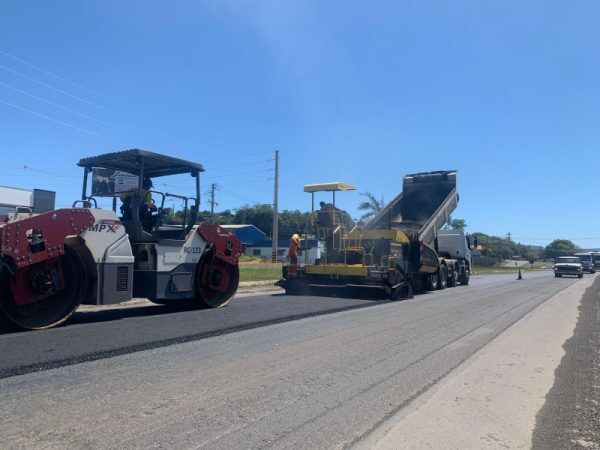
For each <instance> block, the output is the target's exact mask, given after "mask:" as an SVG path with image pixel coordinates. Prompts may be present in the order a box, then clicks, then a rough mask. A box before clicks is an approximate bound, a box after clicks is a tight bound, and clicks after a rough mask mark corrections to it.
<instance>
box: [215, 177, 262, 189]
mask: <svg viewBox="0 0 600 450" xmlns="http://www.w3.org/2000/svg"><path fill="white" fill-rule="evenodd" d="M273 180H274V178H267V179H266V180H256V181H242V182H241V183H230V184H223V185H220V186H221V187H227V186H240V185H242V184H256V183H266V182H267V181H273Z"/></svg>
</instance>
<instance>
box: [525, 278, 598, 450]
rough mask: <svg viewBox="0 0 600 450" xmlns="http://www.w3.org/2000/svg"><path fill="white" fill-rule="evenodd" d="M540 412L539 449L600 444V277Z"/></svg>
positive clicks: (581, 309) (586, 298)
mask: <svg viewBox="0 0 600 450" xmlns="http://www.w3.org/2000/svg"><path fill="white" fill-rule="evenodd" d="M564 349H565V351H566V354H565V356H564V357H563V359H562V361H561V363H560V365H559V366H558V368H557V369H556V372H555V382H554V385H553V386H552V389H550V392H548V395H547V396H546V403H545V404H544V407H543V408H542V409H541V411H540V412H539V413H538V415H537V423H536V428H535V431H534V434H533V448H535V449H565V448H593V449H598V448H600V278H596V282H595V283H594V285H593V286H592V287H590V288H589V289H588V290H587V291H586V293H585V295H584V296H583V300H582V302H581V306H580V307H579V321H578V323H577V326H576V328H575V333H574V334H573V336H572V337H571V338H570V339H569V340H568V341H567V342H566V343H565V345H564Z"/></svg>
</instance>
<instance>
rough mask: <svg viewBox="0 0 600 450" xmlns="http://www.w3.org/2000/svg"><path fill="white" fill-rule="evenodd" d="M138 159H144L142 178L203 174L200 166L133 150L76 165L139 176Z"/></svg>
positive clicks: (86, 160)
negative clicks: (120, 171)
mask: <svg viewBox="0 0 600 450" xmlns="http://www.w3.org/2000/svg"><path fill="white" fill-rule="evenodd" d="M139 158H144V176H146V177H151V178H153V177H161V176H165V175H177V174H180V173H194V172H204V167H203V166H202V164H198V163H193V162H189V161H184V160H183V159H179V158H173V157H171V156H166V155H161V154H158V153H154V152H149V151H147V150H141V149H139V148H134V149H132V150H125V151H122V152H114V153H106V154H104V155H99V156H92V157H90V158H83V159H81V160H79V162H78V163H77V165H78V166H80V167H102V168H106V169H115V170H122V171H124V172H128V173H132V174H134V175H139V169H140V163H139Z"/></svg>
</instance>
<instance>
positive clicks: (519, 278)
mask: <svg viewBox="0 0 600 450" xmlns="http://www.w3.org/2000/svg"><path fill="white" fill-rule="evenodd" d="M522 279H523V275H521V269H519V276H518V277H517V280H522Z"/></svg>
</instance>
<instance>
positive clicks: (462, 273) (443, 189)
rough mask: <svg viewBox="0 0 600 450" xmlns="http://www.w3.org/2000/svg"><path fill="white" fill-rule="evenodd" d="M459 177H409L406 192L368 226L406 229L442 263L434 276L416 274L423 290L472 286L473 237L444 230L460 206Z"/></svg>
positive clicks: (453, 172) (453, 174)
mask: <svg viewBox="0 0 600 450" xmlns="http://www.w3.org/2000/svg"><path fill="white" fill-rule="evenodd" d="M456 176H457V171H456V170H449V171H437V172H424V173H417V174H412V175H406V176H405V177H404V179H403V187H402V192H401V193H400V194H399V195H398V196H397V197H396V198H394V199H393V200H392V201H391V202H390V203H389V204H387V205H386V206H385V207H384V208H383V209H382V210H381V211H380V212H379V213H378V214H377V215H375V217H373V219H372V220H370V221H369V222H368V223H367V224H366V226H365V228H366V229H368V230H374V229H381V228H389V229H397V230H402V231H403V232H405V233H406V234H407V235H409V236H411V237H412V238H413V239H415V240H418V241H420V242H422V243H423V244H424V245H423V251H424V252H425V253H426V254H427V256H428V258H430V259H432V260H436V259H437V262H438V264H437V267H436V268H435V272H433V273H427V272H426V271H425V272H421V273H417V274H415V284H422V285H423V286H420V288H421V289H424V288H426V287H428V288H429V289H437V288H443V287H445V285H448V286H450V287H452V286H455V285H456V284H457V283H461V284H465V285H466V284H469V279H470V276H471V269H472V261H471V242H470V237H469V236H468V235H467V234H466V233H465V232H464V230H462V229H460V230H442V229H441V228H442V227H443V226H444V225H445V224H446V223H447V222H448V220H449V219H450V215H451V214H452V212H453V211H454V210H455V209H456V207H457V206H458V201H459V195H458V191H457V189H456ZM434 266H435V264H434ZM427 269H428V270H430V269H429V266H428V267H427ZM436 275H437V276H436ZM436 278H437V279H436Z"/></svg>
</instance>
